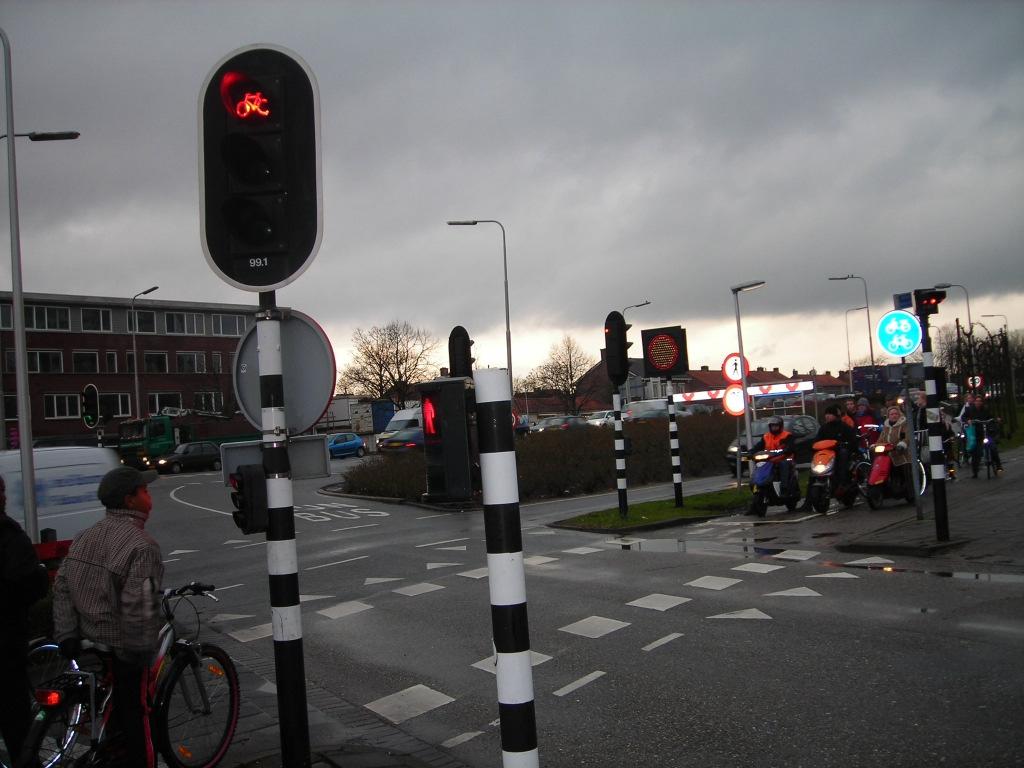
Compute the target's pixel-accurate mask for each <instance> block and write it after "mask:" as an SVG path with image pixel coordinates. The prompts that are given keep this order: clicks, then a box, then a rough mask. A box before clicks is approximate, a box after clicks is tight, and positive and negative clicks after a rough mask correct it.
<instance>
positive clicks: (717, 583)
mask: <svg viewBox="0 0 1024 768" xmlns="http://www.w3.org/2000/svg"><path fill="white" fill-rule="evenodd" d="M741 581H743V579H727V578H725V577H724V576H701V577H700V578H699V579H694V580H693V581H688V582H686V586H688V587H700V588H701V589H728V588H729V587H731V586H732V585H733V584H739V583H740V582H741Z"/></svg>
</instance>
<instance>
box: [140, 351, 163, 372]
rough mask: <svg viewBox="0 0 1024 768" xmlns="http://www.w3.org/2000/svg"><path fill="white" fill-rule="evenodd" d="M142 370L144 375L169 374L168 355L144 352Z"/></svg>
mask: <svg viewBox="0 0 1024 768" xmlns="http://www.w3.org/2000/svg"><path fill="white" fill-rule="evenodd" d="M142 370H143V372H144V373H167V353H166V352H143V353H142Z"/></svg>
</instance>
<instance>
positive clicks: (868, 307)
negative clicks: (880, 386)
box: [829, 275, 876, 384]
mask: <svg viewBox="0 0 1024 768" xmlns="http://www.w3.org/2000/svg"><path fill="white" fill-rule="evenodd" d="M829 280H860V281H861V282H862V283H864V308H865V309H866V310H867V315H868V354H869V355H870V356H871V383H872V384H876V382H875V374H876V371H875V342H874V341H873V340H872V339H873V337H874V334H873V333H871V302H870V301H869V300H868V281H867V280H865V279H864V278H863V277H861V276H860V275H846V276H845V277H830V278H829Z"/></svg>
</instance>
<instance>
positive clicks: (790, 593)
mask: <svg viewBox="0 0 1024 768" xmlns="http://www.w3.org/2000/svg"><path fill="white" fill-rule="evenodd" d="M765 597H821V593H820V592H815V591H814V590H813V589H811V588H810V587H794V588H793V589H784V590H782V591H781V592H769V593H768V594H766V595H765Z"/></svg>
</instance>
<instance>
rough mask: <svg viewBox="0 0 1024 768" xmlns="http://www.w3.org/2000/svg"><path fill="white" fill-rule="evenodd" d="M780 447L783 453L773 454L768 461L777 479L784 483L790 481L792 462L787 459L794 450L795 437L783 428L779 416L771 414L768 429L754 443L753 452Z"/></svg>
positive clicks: (790, 457)
mask: <svg viewBox="0 0 1024 768" xmlns="http://www.w3.org/2000/svg"><path fill="white" fill-rule="evenodd" d="M780 448H781V449H782V451H783V453H777V454H775V455H774V456H772V457H771V458H770V459H769V461H770V462H771V463H772V464H774V465H775V471H776V473H778V476H779V480H781V481H782V483H783V484H784V485H785V484H788V483H789V482H790V477H791V475H792V472H793V462H791V461H788V460H787V459H792V458H793V455H794V453H795V452H796V437H794V436H793V434H792V433H790V432H787V431H786V430H785V429H783V425H782V417H781V416H772V417H771V418H770V419H768V431H767V432H765V433H764V435H762V436H761V439H760V440H758V441H757V442H756V443H755V444H754V448H753V453H757V452H758V451H775V450H779V449H780Z"/></svg>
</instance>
